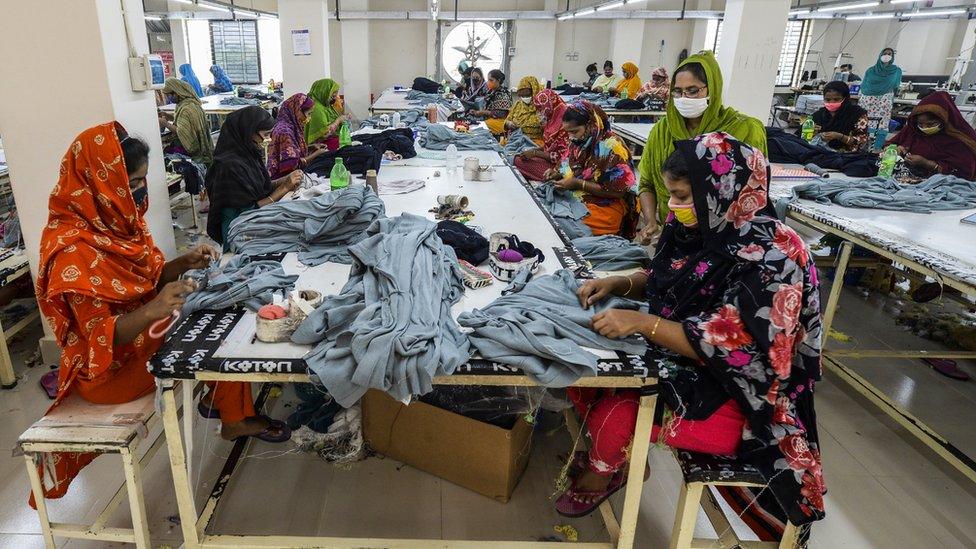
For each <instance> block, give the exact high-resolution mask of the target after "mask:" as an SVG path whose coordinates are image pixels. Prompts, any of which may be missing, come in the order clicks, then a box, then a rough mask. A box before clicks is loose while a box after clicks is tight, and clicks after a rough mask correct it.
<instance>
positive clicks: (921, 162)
mask: <svg viewBox="0 0 976 549" xmlns="http://www.w3.org/2000/svg"><path fill="white" fill-rule="evenodd" d="M905 163H906V164H908V165H909V166H912V167H913V168H920V169H923V170H928V171H930V172H937V171H939V164H938V163H937V162H933V161H931V160H929V159H928V158H925V157H924V156H921V155H918V154H912V153H908V155H907V156H906V157H905Z"/></svg>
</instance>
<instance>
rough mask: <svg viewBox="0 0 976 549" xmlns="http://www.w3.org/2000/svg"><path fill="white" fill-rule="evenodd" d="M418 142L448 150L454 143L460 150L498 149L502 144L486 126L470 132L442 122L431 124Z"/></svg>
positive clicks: (425, 145)
mask: <svg viewBox="0 0 976 549" xmlns="http://www.w3.org/2000/svg"><path fill="white" fill-rule="evenodd" d="M417 143H418V144H419V145H420V146H421V147H423V148H425V149H429V150H432V151H443V150H447V147H448V146H449V145H452V144H453V145H454V146H455V147H457V148H458V150H459V151H498V152H502V146H501V145H500V144H499V143H498V141H496V140H495V136H493V135H491V132H490V131H488V130H487V129H485V128H475V129H473V130H471V131H470V132H456V131H454V130H452V129H451V128H448V127H447V126H444V125H442V124H431V125H429V126H427V130H426V131H424V132H422V133H421V134H420V137H418V138H417Z"/></svg>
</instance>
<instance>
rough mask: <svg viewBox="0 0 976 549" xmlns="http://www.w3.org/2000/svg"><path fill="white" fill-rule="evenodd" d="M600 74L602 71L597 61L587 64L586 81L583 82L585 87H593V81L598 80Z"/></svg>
mask: <svg viewBox="0 0 976 549" xmlns="http://www.w3.org/2000/svg"><path fill="white" fill-rule="evenodd" d="M598 76H600V71H598V70H597V68H596V63H590V64H589V65H587V66H586V82H584V83H583V87H584V88H586V89H588V90H589V89H592V88H593V83H594V82H596V79H597V77H598Z"/></svg>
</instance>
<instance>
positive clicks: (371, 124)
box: [359, 109, 430, 129]
mask: <svg viewBox="0 0 976 549" xmlns="http://www.w3.org/2000/svg"><path fill="white" fill-rule="evenodd" d="M390 118H391V117H390V115H387V119H390ZM400 123H402V124H403V125H404V126H406V127H408V128H414V127H416V128H426V127H427V126H429V125H430V122H428V121H427V112H426V111H424V110H421V109H410V110H409V111H400ZM379 127H380V115H376V116H370V117H369V118H367V119H366V120H363V121H362V122H361V123H360V125H359V128H360V129H362V128H379Z"/></svg>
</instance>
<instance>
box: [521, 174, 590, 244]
mask: <svg viewBox="0 0 976 549" xmlns="http://www.w3.org/2000/svg"><path fill="white" fill-rule="evenodd" d="M535 192H536V194H537V195H539V198H540V199H542V203H543V205H545V207H546V209H547V210H549V213H550V214H552V217H553V218H554V219H555V220H556V224H557V225H559V228H561V229H562V230H563V232H564V233H566V236H568V237H569V238H571V239H576V238H581V237H584V236H593V231H591V230H590V228H589V227H587V226H586V224H585V223H583V218H584V217H586V216H588V215H590V210H589V209H588V208H587V207H586V204H583V203H582V202H581V201H580V200H579V199H578V198H576V196H574V195H573V193H572V192H570V191H566V190H563V189H558V188H556V186H555V185H553V184H552V183H543V184H542V185H539V186H538V187H536V188H535Z"/></svg>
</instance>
